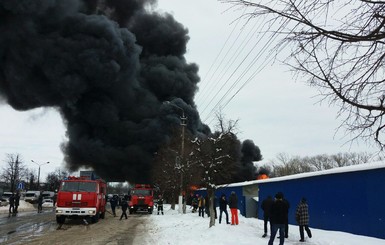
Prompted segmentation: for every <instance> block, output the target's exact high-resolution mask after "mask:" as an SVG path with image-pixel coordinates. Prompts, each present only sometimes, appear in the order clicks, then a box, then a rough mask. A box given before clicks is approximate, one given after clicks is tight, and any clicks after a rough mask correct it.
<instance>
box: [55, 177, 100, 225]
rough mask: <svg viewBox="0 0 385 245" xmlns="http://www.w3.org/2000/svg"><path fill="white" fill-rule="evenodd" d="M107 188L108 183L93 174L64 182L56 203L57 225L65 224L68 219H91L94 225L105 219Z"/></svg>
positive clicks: (69, 178)
mask: <svg viewBox="0 0 385 245" xmlns="http://www.w3.org/2000/svg"><path fill="white" fill-rule="evenodd" d="M106 187H107V186H106V182H105V181H104V180H102V179H100V178H98V177H95V175H93V174H92V175H91V176H87V175H83V176H82V173H81V174H80V177H73V176H70V177H68V178H66V179H64V180H62V181H61V184H60V188H59V191H58V194H57V202H56V221H57V223H59V224H63V223H64V222H65V219H66V218H91V221H92V222H93V223H96V222H98V220H99V218H102V219H104V216H105V212H106Z"/></svg>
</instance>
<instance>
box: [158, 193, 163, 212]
mask: <svg viewBox="0 0 385 245" xmlns="http://www.w3.org/2000/svg"><path fill="white" fill-rule="evenodd" d="M156 205H157V207H158V215H159V212H161V213H162V215H164V213H163V198H162V195H159V199H158V201H157V202H156Z"/></svg>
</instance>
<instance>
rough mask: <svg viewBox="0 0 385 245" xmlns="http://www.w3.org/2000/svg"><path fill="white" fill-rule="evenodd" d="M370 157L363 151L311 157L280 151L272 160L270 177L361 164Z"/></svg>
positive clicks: (366, 161)
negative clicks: (291, 154) (292, 155)
mask: <svg viewBox="0 0 385 245" xmlns="http://www.w3.org/2000/svg"><path fill="white" fill-rule="evenodd" d="M371 159H372V158H371V155H370V154H368V153H365V152H363V153H338V154H334V155H326V154H322V155H316V156H311V157H309V156H307V157H299V156H294V157H290V156H289V155H288V154H285V153H280V154H278V155H277V160H275V161H272V168H273V170H272V174H271V177H279V176H285V175H291V174H298V173H306V172H313V171H321V170H327V169H331V168H337V167H344V166H350V165H357V164H363V163H368V162H369V161H370V160H371Z"/></svg>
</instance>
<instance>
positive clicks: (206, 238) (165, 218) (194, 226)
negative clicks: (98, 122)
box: [0, 201, 384, 245]
mask: <svg viewBox="0 0 385 245" xmlns="http://www.w3.org/2000/svg"><path fill="white" fill-rule="evenodd" d="M20 205H21V206H20V208H19V209H23V208H24V209H28V208H31V207H30V206H28V203H25V202H23V201H21V202H20ZM23 205H25V206H23ZM177 208H178V206H176V210H172V209H170V205H169V204H165V205H164V211H165V212H164V215H156V214H155V212H154V213H153V215H151V216H150V217H149V218H150V222H152V226H151V229H150V230H149V231H148V235H147V236H140V237H141V238H144V239H145V241H136V240H135V241H134V243H135V244H143V245H145V244H154V242H155V243H156V244H158V245H166V244H167V245H179V244H185V245H199V244H217V245H230V244H231V245H233V244H239V245H250V244H267V242H268V239H269V236H267V237H266V238H262V235H263V221H261V220H258V219H255V218H245V217H243V216H242V215H240V216H239V225H227V224H225V222H223V220H224V218H225V217H226V216H225V214H223V215H224V216H223V217H222V223H221V224H218V222H216V224H215V226H213V227H211V228H209V229H208V227H209V218H208V217H207V216H205V218H202V217H199V216H198V214H197V213H192V212H191V209H187V212H186V214H180V213H179V212H178V210H177ZM310 208H311V207H310ZM7 211H8V210H7V207H0V213H6V212H7ZM228 211H229V210H228ZM119 212H120V211H119ZM218 215H219V213H218ZM229 218H230V217H229ZM100 222H103V221H100ZM310 229H311V231H312V235H313V236H312V238H311V239H310V238H308V237H305V240H306V242H305V243H300V242H299V239H300V237H299V231H298V226H294V225H289V238H288V239H286V240H285V245H297V244H314V245H346V244H349V245H362V244H367V245H382V244H384V240H382V239H377V238H372V237H365V236H359V235H354V234H350V233H346V232H338V231H327V230H319V229H314V228H312V227H311V218H310ZM186 231H188V232H186ZM278 243H279V242H278V240H277V238H276V239H275V241H274V244H278Z"/></svg>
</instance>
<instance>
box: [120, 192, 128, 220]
mask: <svg viewBox="0 0 385 245" xmlns="http://www.w3.org/2000/svg"><path fill="white" fill-rule="evenodd" d="M127 199H128V197H126V196H125V197H124V198H123V199H122V201H121V202H120V206H121V207H122V215H120V220H122V219H123V216H125V217H126V219H127V209H128V201H127Z"/></svg>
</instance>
